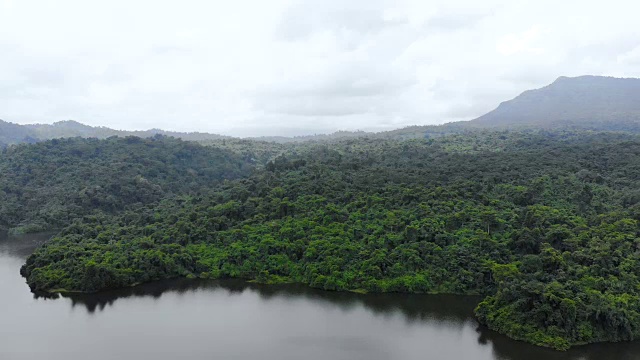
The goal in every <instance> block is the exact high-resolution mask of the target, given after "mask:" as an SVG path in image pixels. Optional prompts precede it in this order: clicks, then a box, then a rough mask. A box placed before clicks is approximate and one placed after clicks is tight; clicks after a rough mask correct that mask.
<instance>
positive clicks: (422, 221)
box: [21, 132, 640, 349]
mask: <svg viewBox="0 0 640 360" xmlns="http://www.w3.org/2000/svg"><path fill="white" fill-rule="evenodd" d="M111 141H115V140H111ZM470 144H472V145H471V146H470ZM123 146H127V145H124V144H123ZM226 146H233V147H238V146H239V147H241V148H242V147H244V148H243V150H242V151H240V153H241V154H242V155H240V156H241V157H243V158H244V157H246V156H251V154H252V151H253V150H252V149H250V146H249V145H248V144H241V143H231V144H229V145H226ZM256 146H258V147H260V150H259V151H257V150H256V151H257V152H259V153H260V154H262V155H263V156H262V159H263V160H264V161H265V164H264V166H263V167H261V168H260V169H259V170H257V171H255V172H253V173H252V174H251V175H249V176H247V177H245V178H242V179H238V180H234V181H225V182H223V183H221V184H219V185H216V186H210V187H209V188H208V189H206V190H205V189H204V188H201V189H200V191H199V192H198V193H194V194H191V195H189V196H178V197H169V198H165V199H164V200H163V201H161V202H160V203H154V202H149V205H144V206H138V207H136V208H135V209H129V210H126V211H123V212H120V213H113V214H112V213H107V212H98V213H91V214H88V215H87V214H82V212H78V214H81V215H83V216H81V217H80V218H78V219H76V220H74V221H72V222H71V224H70V225H69V226H68V227H66V228H65V229H64V230H63V231H62V232H61V233H60V234H59V235H58V236H57V237H56V238H55V239H53V240H52V241H50V242H48V243H47V244H45V245H44V246H43V247H41V248H39V249H38V250H36V252H35V253H34V254H33V255H32V256H30V257H29V258H28V260H27V262H26V264H25V265H24V267H23V268H22V270H21V271H22V274H23V275H24V276H25V277H26V278H27V282H28V283H29V285H30V286H31V288H32V289H33V290H41V291H53V290H60V289H65V290H67V291H99V290H103V289H108V288H114V287H121V286H129V285H134V284H137V283H140V282H145V281H152V280H157V279H165V278H171V277H179V276H185V277H192V276H196V277H204V278H223V277H234V278H245V279H251V280H255V281H260V282H265V283H273V282H298V283H305V284H308V285H310V286H313V287H318V288H323V289H327V290H351V291H369V292H424V293H457V294H482V295H484V296H485V299H484V301H483V302H482V303H481V304H480V305H479V306H478V308H477V310H476V313H477V316H478V319H479V320H480V321H481V322H482V323H483V324H486V325H488V326H489V327H491V328H492V329H495V330H497V331H500V332H502V333H505V334H507V335H509V336H511V337H513V338H517V339H522V340H525V341H528V342H531V343H534V344H538V345H543V346H549V347H553V348H557V349H566V348H568V347H569V346H571V345H574V344H582V343H588V342H595V341H620V340H631V339H637V338H639V337H640V327H639V326H638V325H637V324H640V318H639V314H640V301H639V300H638V299H640V293H639V291H640V287H639V284H640V283H639V282H638V278H637V276H638V275H637V274H640V250H639V249H640V230H639V226H638V221H639V220H640V203H639V202H640V197H639V196H637V194H636V192H637V189H638V188H639V186H640V139H638V138H636V137H633V136H627V135H620V134H580V133H553V134H549V133H527V132H520V133H507V132H497V133H473V134H468V135H465V136H449V137H443V138H440V139H432V140H410V141H396V140H381V139H368V138H361V139H347V140H341V141H336V142H331V143H318V144H315V143H307V144H293V145H290V146H282V145H278V146H277V147H276V146H275V145H274V147H269V145H266V144H265V143H260V144H257V145H256ZM277 153H280V155H279V156H276V157H275V158H272V155H273V156H275V155H276V154H277ZM195 170H198V169H195ZM142 176H144V178H145V179H146V178H148V176H147V175H142ZM33 181H35V180H33ZM176 186H178V188H179V185H176ZM190 186H191V185H187V186H186V188H187V189H188V188H189V187H190ZM180 191H187V190H186V189H185V190H180Z"/></svg>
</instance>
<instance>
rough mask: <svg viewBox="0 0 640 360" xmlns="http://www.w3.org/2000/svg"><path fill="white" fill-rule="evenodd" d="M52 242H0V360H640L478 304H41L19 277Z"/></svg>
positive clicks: (158, 288)
mask: <svg viewBox="0 0 640 360" xmlns="http://www.w3.org/2000/svg"><path fill="white" fill-rule="evenodd" d="M46 239H47V236H46V235H43V234H39V235H29V236H22V237H14V238H7V237H6V236H2V235H0V285H1V287H0V359H2V360H12V359H64V360H69V359H92V360H93V359H132V358H135V359H153V360H159V359H274V360H286V359H292V360H293V359H295V360H299V359H305V360H307V359H308V360H315V359H323V360H324V359H331V360H337V359H366V360H377V359H442V360H460V359H509V360H511V359H513V360H515V359H518V360H519V359H524V360H529V359H531V360H533V359H536V360H538V359H544V360H555V359H562V360H568V359H571V360H575V359H589V360H592V359H616V360H627V359H640V343H639V342H634V343H620V344H607V345H596V346H586V347H580V348H578V349H575V350H572V351H569V352H566V353H559V352H554V351H550V350H545V349H540V348H537V347H534V346H530V345H527V344H524V343H521V342H517V341H512V340H509V339H507V338H505V337H503V336H501V335H498V334H496V333H494V332H492V331H489V330H487V329H485V328H483V327H479V326H478V324H477V323H476V321H475V320H474V318H473V308H474V306H475V304H476V302H477V301H478V299H477V298H470V297H456V296H433V295H400V294H383V295H358V294H350V293H335V292H324V291H317V290H312V289H308V288H306V287H303V286H258V285H250V284H246V283H242V282H237V281H222V282H217V281H186V280H183V281H169V282H163V283H155V284H147V285H143V286H140V287H136V288H131V289H125V290H120V291H114V292H108V293H101V294H98V295H85V296H73V297H60V298H58V299H45V298H35V297H34V295H33V294H32V293H31V292H30V291H29V288H28V287H27V285H26V284H25V282H24V279H23V278H21V277H20V274H19V269H20V266H21V265H22V263H23V261H24V258H25V257H26V256H27V255H28V254H29V253H30V252H31V251H32V250H33V248H34V246H35V245H36V244H38V243H40V242H42V241H44V240H46Z"/></svg>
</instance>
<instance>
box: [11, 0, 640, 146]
mask: <svg viewBox="0 0 640 360" xmlns="http://www.w3.org/2000/svg"><path fill="white" fill-rule="evenodd" d="M638 13H640V3H638V2H636V1H632V0H626V1H619V0H609V1H606V2H603V1H590V0H583V1H580V2H578V1H548V0H538V1H518V0H509V1H493V0H483V1H475V0H473V1H452V0H449V1H424V0H417V1H403V0H396V1H379V0H348V1H345V0H339V1H338V0H321V1H315V0H313V1H311V0H308V1H295V0H269V1H264V0H255V1H249V0H234V1H226V0H225V1H217V0H201V1H200V0H181V1H162V0H153V1H146V0H126V1H122V0H109V1H106V0H104V1H86V0H55V1H54V0H0V119H3V120H5V121H11V122H15V123H20V124H25V123H53V122H55V121H60V120H69V119H71V120H76V121H79V122H82V123H85V124H88V125H94V126H96V125H99V126H108V127H111V128H116V129H125V130H142V129H149V128H161V129H165V130H174V131H203V132H212V133H220V134H226V135H233V136H271V135H285V136H292V135H305V134H319V133H329V132H333V131H337V130H364V131H384V130H391V129H396V128H401V127H405V126H409V125H426V124H441V123H445V122H450V121H458V120H468V119H473V118H475V117H478V116H480V115H482V114H484V113H486V112H488V111H491V110H492V109H494V108H496V107H497V106H498V104H499V103H500V102H502V101H505V100H508V99H510V98H513V97H515V96H517V95H518V94H519V93H521V92H522V91H525V90H527V89H532V88H539V87H542V86H545V85H547V84H549V83H551V82H553V81H554V80H555V79H556V78H557V77H559V76H579V75H587V74H588V75H607V76H615V77H640V25H638V21H637V14H638Z"/></svg>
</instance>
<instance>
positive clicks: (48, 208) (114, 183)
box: [0, 136, 253, 232]
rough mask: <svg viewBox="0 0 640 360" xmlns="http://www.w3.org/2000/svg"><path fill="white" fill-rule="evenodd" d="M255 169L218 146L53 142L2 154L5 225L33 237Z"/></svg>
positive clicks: (0, 223) (0, 213)
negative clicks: (91, 215) (90, 215)
mask: <svg viewBox="0 0 640 360" xmlns="http://www.w3.org/2000/svg"><path fill="white" fill-rule="evenodd" d="M252 167H253V164H252V163H251V162H250V161H247V160H246V159H243V158H242V157H241V156H239V155H237V154H236V153H235V152H232V151H229V150H224V149H220V148H219V147H215V146H209V147H205V146H202V145H198V144H196V143H191V142H185V141H182V140H178V139H174V138H167V137H163V136H156V137H153V138H147V139H141V138H138V137H125V138H119V137H112V138H109V139H106V140H97V139H83V138H69V139H54V140H49V141H44V142H40V143H36V144H32V145H26V144H22V145H14V146H11V147H8V148H5V149H2V150H1V151H0V228H6V229H11V230H12V231H14V232H33V231H42V230H48V229H55V228H61V227H64V226H67V225H69V224H70V223H71V221H72V220H73V219H75V218H77V217H81V216H84V215H88V214H94V213H99V212H104V213H107V214H115V213H118V212H120V211H123V210H125V209H128V208H132V207H139V206H142V205H145V204H150V203H155V202H158V201H159V200H161V199H165V198H167V197H171V196H174V195H176V194H197V193H198V192H200V191H202V189H209V188H211V187H215V186H217V184H219V183H220V182H221V181H222V180H223V179H234V178H238V177H242V176H246V175H248V174H249V173H250V171H251V169H252Z"/></svg>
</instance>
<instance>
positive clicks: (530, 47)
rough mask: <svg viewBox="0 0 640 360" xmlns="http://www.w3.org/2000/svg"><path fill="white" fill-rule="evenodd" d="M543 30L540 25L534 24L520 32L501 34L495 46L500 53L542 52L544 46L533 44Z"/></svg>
mask: <svg viewBox="0 0 640 360" xmlns="http://www.w3.org/2000/svg"><path fill="white" fill-rule="evenodd" d="M543 32H544V30H543V29H542V27H541V26H540V25H534V26H532V27H531V28H530V29H528V30H526V31H524V32H522V33H512V34H508V35H505V36H503V37H502V38H501V39H500V41H498V44H497V45H496V48H497V49H498V52H499V53H500V54H502V55H514V54H518V53H532V54H538V55H539V54H542V53H544V48H541V47H537V46H535V45H534V44H535V43H536V42H537V41H538V40H539V38H540V36H541V35H542V34H543Z"/></svg>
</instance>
